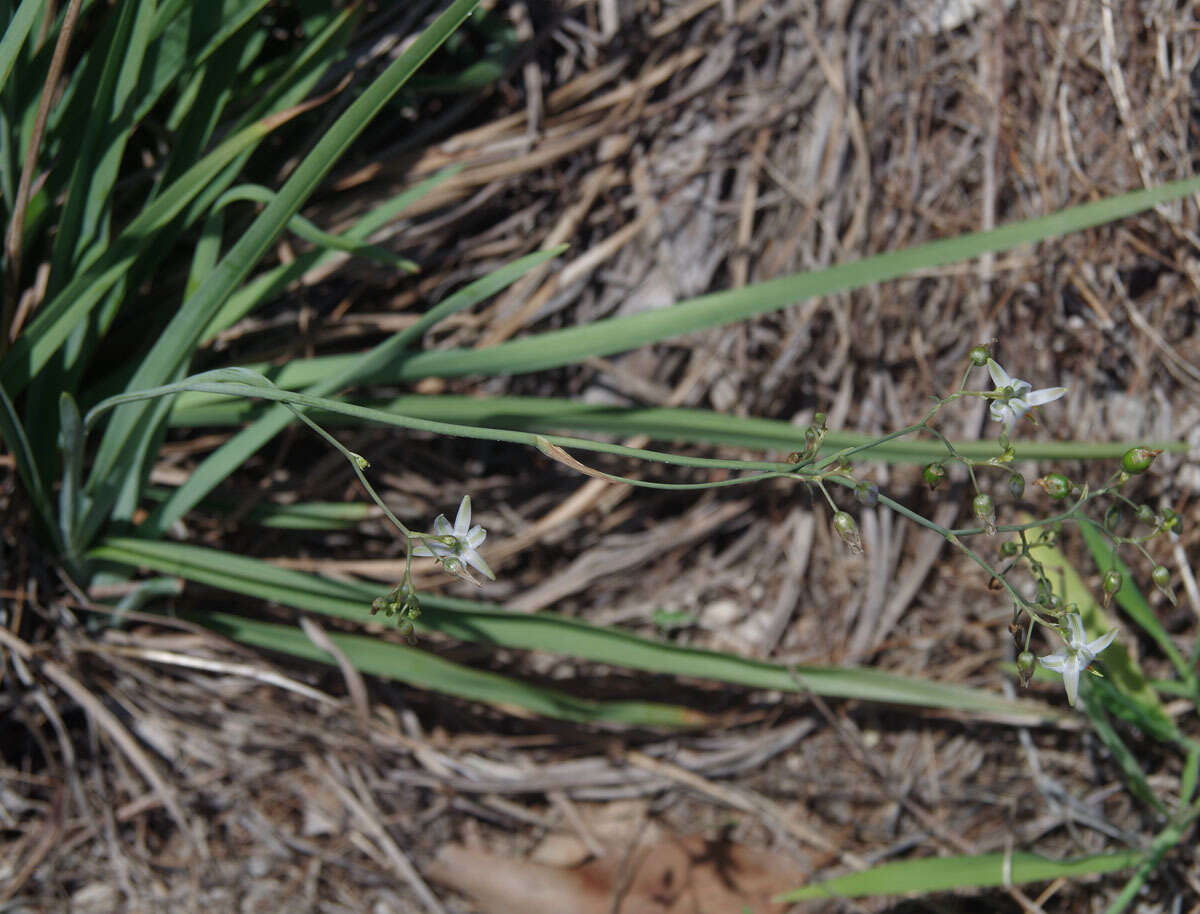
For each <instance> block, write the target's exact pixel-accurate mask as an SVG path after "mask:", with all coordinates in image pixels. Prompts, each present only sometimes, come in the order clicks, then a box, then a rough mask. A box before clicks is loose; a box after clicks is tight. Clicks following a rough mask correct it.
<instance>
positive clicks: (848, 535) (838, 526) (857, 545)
mask: <svg viewBox="0 0 1200 914" xmlns="http://www.w3.org/2000/svg"><path fill="white" fill-rule="evenodd" d="M833 530H834V532H835V533H837V535H838V536H840V537H841V538H842V541H843V542H844V543H845V544H846V545H847V546H849V547H850V551H851V552H853V553H854V554H855V555H860V554H861V553H862V551H863V544H862V536H861V535H859V532H858V524H856V523H855V522H854V518H853V517H851V516H850V515H849V514H847V513H846V512H845V511H839V512H838V513H837V514H835V515H833Z"/></svg>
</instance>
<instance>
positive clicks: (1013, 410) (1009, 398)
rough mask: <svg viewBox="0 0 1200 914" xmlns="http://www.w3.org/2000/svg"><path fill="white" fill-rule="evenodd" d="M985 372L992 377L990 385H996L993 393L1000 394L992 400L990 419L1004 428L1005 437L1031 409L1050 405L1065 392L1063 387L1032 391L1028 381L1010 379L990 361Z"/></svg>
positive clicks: (1005, 372)
mask: <svg viewBox="0 0 1200 914" xmlns="http://www.w3.org/2000/svg"><path fill="white" fill-rule="evenodd" d="M987 370H988V374H990V375H991V376H992V383H993V384H995V385H996V390H995V391H994V392H995V393H997V394H1000V396H999V397H997V398H996V399H994V400H992V405H991V412H992V418H993V419H995V420H996V421H997V422H999V423H1001V424H1002V425H1003V426H1004V434H1005V435H1006V436H1007V435H1009V434H1011V433H1012V430H1013V426H1015V425H1016V424H1017V423H1018V422H1019V421H1020V420H1021V417H1022V416H1024V415H1025V414H1026V413H1027V412H1029V410H1031V409H1032V408H1033V407H1035V406H1045V405H1046V404H1047V403H1052V402H1054V401H1055V400H1057V399H1058V398H1059V397H1061V396H1062V395H1063V394H1065V393H1066V392H1067V389H1066V388H1065V387H1047V388H1045V389H1043V390H1034V389H1033V385H1032V384H1030V383H1029V382H1028V381H1022V380H1021V379H1020V378H1013V377H1010V376H1009V374H1008V372H1007V371H1005V370H1004V369H1003V368H1001V367H1000V366H999V365H998V364H996V362H995V361H994V360H992V359H988V361H987Z"/></svg>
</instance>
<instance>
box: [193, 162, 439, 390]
mask: <svg viewBox="0 0 1200 914" xmlns="http://www.w3.org/2000/svg"><path fill="white" fill-rule="evenodd" d="M461 170H462V169H461V168H459V167H453V168H445V169H443V170H442V171H439V172H437V173H436V174H434V175H432V176H431V177H429V178H426V179H425V180H424V181H421V182H420V183H418V184H415V185H413V186H412V187H410V188H408V189H407V190H404V191H401V192H400V193H399V194H397V195H396V196H395V197H392V198H391V199H390V200H386V201H384V202H383V203H381V204H380V205H379V206H377V207H376V208H375V209H373V210H371V211H370V212H368V213H367V214H366V215H365V216H363V217H362V218H361V219H359V220H358V221H357V222H356V223H354V225H353V226H351V227H350V228H348V229H347V230H346V231H345V232H343V233H342V234H341V235H339V236H337V237H340V238H341V239H343V240H344V241H350V242H362V241H366V239H367V238H368V237H370V236H371V235H372V234H373V233H374V232H377V231H378V230H379V229H381V228H383V226H385V225H387V224H388V223H389V222H392V221H393V220H395V219H396V218H397V217H398V216H399V215H400V214H401V213H403V212H404V210H406V209H407V208H408V207H409V206H411V205H412V204H413V203H415V202H416V201H417V200H419V199H421V198H422V197H423V196H425V195H426V194H428V193H429V192H430V191H432V190H434V189H435V188H436V187H438V186H439V185H440V184H442V183H443V182H444V181H446V180H447V179H449V178H451V177H453V176H454V175H455V174H457V173H458V172H459V171H461ZM340 256H343V255H342V254H341V253H339V252H336V251H328V250H320V251H310V252H308V253H306V254H301V255H300V256H299V257H297V258H296V259H295V260H294V261H292V262H291V263H284V264H279V265H278V266H275V267H272V268H271V269H269V270H265V271H263V272H262V273H261V274H259V275H258V276H256V277H254V279H252V280H250V281H249V282H248V283H246V285H244V286H243V287H242V288H240V289H238V290H237V291H236V292H234V293H233V294H232V295H231V296H229V298H228V299H227V300H226V302H225V304H223V305H222V306H221V308H220V310H219V311H218V312H217V313H216V314H215V315H214V316H213V319H212V320H211V321H210V322H209V325H208V327H207V328H206V329H205V331H204V334H203V336H202V337H201V343H206V342H208V341H209V340H211V339H212V338H213V337H214V336H216V335H217V333H219V332H220V331H222V330H224V329H225V328H226V327H229V326H231V325H232V324H233V323H234V322H236V321H238V320H240V319H241V318H242V317H244V316H245V315H246V314H248V313H250V311H252V310H253V309H254V308H256V307H258V306H259V305H262V304H264V303H266V302H268V301H271V299H272V298H273V297H274V296H275V295H277V294H278V293H279V292H281V291H282V290H283V289H284V288H285V287H286V286H287V285H288V284H289V283H291V282H294V281H295V280H298V279H299V278H300V277H301V276H303V275H304V273H305V272H307V271H308V270H311V269H312V268H313V267H317V266H322V265H324V264H326V263H329V262H330V261H332V260H333V259H334V258H335V257H340ZM352 361H353V359H347V360H346V362H345V364H349V363H350V362H352ZM345 364H344V365H342V366H339V367H338V368H336V369H332V370H331V371H326V372H323V373H320V374H314V375H313V376H311V377H310V378H308V380H306V381H305V383H304V384H302V385H300V386H301V387H307V386H309V385H311V384H315V383H316V382H317V381H319V380H321V379H322V378H326V377H329V375H331V374H333V373H335V372H336V371H341V370H342V369H343V368H344V367H345Z"/></svg>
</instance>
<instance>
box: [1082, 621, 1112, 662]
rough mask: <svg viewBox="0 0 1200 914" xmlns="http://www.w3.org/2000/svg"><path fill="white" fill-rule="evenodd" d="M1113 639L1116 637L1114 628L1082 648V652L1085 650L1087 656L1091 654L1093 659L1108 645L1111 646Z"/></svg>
mask: <svg viewBox="0 0 1200 914" xmlns="http://www.w3.org/2000/svg"><path fill="white" fill-rule="evenodd" d="M1115 637H1117V630H1116V629H1115V628H1114V629H1113V630H1112V631H1111V632H1109V633H1108V634H1107V635H1101V636H1100V637H1099V638H1097V639H1096V640H1095V641H1092V642H1090V643H1088V644H1087V645H1086V646H1085V647H1084V650H1086V651H1087V652H1088V653H1089V654H1091V655H1092V656H1093V657H1095V656H1096V655H1097V654H1099V653H1100V652H1101V651H1102V650H1104V649H1105V648H1106V647H1108V646H1109V645H1110V644H1112V643H1113V638H1115Z"/></svg>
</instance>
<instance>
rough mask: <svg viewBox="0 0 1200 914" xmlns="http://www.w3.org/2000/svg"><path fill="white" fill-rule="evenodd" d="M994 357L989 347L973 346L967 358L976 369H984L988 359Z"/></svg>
mask: <svg viewBox="0 0 1200 914" xmlns="http://www.w3.org/2000/svg"><path fill="white" fill-rule="evenodd" d="M991 357H992V353H991V352H990V351H989V350H988V348H987V346H973V347H972V348H971V351H970V352H968V353H967V358H969V359H970V360H971V364H972V365H974V366H975V367H976V368H982V367H983V366H984V365H986V364H987V363H988V359H990V358H991Z"/></svg>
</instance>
